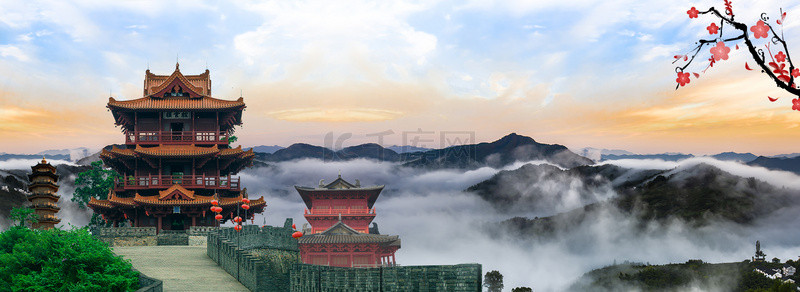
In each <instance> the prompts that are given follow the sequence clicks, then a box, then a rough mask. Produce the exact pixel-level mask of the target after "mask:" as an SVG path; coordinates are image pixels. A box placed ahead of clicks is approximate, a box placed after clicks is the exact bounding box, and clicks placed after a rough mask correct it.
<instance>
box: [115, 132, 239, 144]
mask: <svg viewBox="0 0 800 292" xmlns="http://www.w3.org/2000/svg"><path fill="white" fill-rule="evenodd" d="M164 143H170V144H228V134H226V133H221V132H217V131H133V132H129V131H125V144H164Z"/></svg>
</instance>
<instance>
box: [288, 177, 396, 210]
mask: <svg viewBox="0 0 800 292" xmlns="http://www.w3.org/2000/svg"><path fill="white" fill-rule="evenodd" d="M323 182H324V181H323V180H321V181H320V186H318V187H316V188H312V187H302V186H294V188H295V189H296V190H297V192H298V193H300V197H301V198H303V202H305V203H306V207H308V208H309V209H311V196H312V195H313V194H315V193H326V192H336V193H338V192H348V193H354V192H358V193H366V194H367V195H368V197H367V207H368V208H372V206H373V205H374V204H375V201H377V200H378V196H379V195H380V193H381V191H382V190H383V188H384V187H385V186H384V185H379V186H369V187H361V184H360V183H358V180H356V182H357V183H356V184H355V185H354V184H352V183H350V182H348V181H346V180H344V179H343V178H342V176H341V175H339V177H338V178H336V180H334V181H333V182H331V183H329V184H327V185H323V184H322V183H323Z"/></svg>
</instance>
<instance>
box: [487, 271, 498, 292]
mask: <svg viewBox="0 0 800 292" xmlns="http://www.w3.org/2000/svg"><path fill="white" fill-rule="evenodd" d="M483 287H486V288H487V289H488V290H489V292H500V291H503V274H500V272H498V271H497V270H493V271H491V272H486V275H484V276H483Z"/></svg>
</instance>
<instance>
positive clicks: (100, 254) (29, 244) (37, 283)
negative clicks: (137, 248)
mask: <svg viewBox="0 0 800 292" xmlns="http://www.w3.org/2000/svg"><path fill="white" fill-rule="evenodd" d="M0 283H3V284H2V285H0V292H6V291H135V290H136V289H137V288H138V286H139V278H138V273H137V272H135V271H133V270H132V268H131V264H130V262H129V261H126V260H123V259H122V258H121V257H119V256H117V255H115V254H114V253H113V252H111V249H109V248H108V246H107V245H106V244H105V243H103V242H101V241H99V240H98V239H96V238H94V237H92V235H91V234H89V232H88V231H87V230H86V229H85V228H82V229H72V230H61V229H50V230H31V229H29V228H26V227H21V226H14V227H11V228H10V229H9V230H7V231H5V232H2V233H0Z"/></svg>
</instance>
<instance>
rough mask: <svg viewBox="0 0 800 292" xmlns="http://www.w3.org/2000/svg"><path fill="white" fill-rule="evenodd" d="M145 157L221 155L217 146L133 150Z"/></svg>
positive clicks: (182, 146)
mask: <svg viewBox="0 0 800 292" xmlns="http://www.w3.org/2000/svg"><path fill="white" fill-rule="evenodd" d="M133 152H136V153H138V154H141V155H145V156H156V157H200V156H210V155H214V154H217V153H219V148H218V147H217V145H214V146H211V147H198V146H194V145H159V146H156V147H139V146H137V147H136V149H133Z"/></svg>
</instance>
